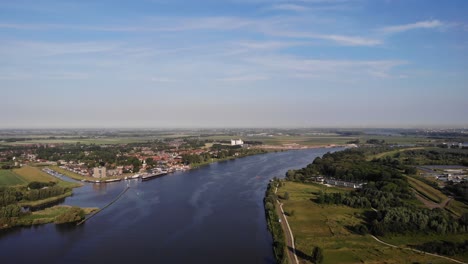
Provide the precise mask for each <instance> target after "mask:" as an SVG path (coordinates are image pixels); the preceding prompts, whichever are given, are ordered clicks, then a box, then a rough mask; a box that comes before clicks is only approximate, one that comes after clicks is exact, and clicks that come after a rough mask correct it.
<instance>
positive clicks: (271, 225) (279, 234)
mask: <svg viewBox="0 0 468 264" xmlns="http://www.w3.org/2000/svg"><path fill="white" fill-rule="evenodd" d="M280 184H281V182H280V181H279V180H272V181H271V182H270V183H269V184H268V187H267V190H266V191H265V198H264V199H263V204H264V208H265V216H266V220H267V227H268V230H269V231H270V233H271V236H272V238H273V255H274V256H275V259H276V263H279V264H286V263H289V261H288V255H287V252H286V250H287V249H286V241H285V236H284V231H283V228H282V226H281V223H280V218H279V217H278V214H277V212H276V201H277V196H276V193H275V188H277V186H278V185H280Z"/></svg>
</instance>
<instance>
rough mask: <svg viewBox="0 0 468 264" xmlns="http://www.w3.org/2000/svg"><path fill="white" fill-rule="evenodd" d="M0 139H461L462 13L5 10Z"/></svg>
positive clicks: (359, 2)
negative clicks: (122, 133)
mask: <svg viewBox="0 0 468 264" xmlns="http://www.w3.org/2000/svg"><path fill="white" fill-rule="evenodd" d="M0 11H1V12H2V17H1V18H0V32H1V35H2V37H1V38H0V39H1V42H0V56H1V58H2V62H1V63H0V87H1V94H2V99H3V100H2V104H0V113H1V114H0V128H19V129H21V128H33V129H34V128H216V127H217V128H221V127H228V128H246V127H248V128H252V127H258V128H271V127H279V128H306V127H307V128H325V127H327V128H328V127H332V128H333V127H336V128H419V127H424V128H430V127H434V128H441V127H459V128H463V127H467V126H468V103H467V98H468V70H467V69H468V18H467V17H466V14H467V12H468V2H467V1H462V0H460V1H449V2H445V1H444V2H442V1H435V0H434V1H423V0H415V1H390V0H379V1H373V0H372V1H371V0H288V1H286V0H274V1H267V0H219V1H213V0H204V1H197V2H196V3H195V2H191V1H181V0H174V1H149V0H142V1H131V2H125V1H122V2H117V3H116V2H115V1H110V0H105V1H99V2H93V1H58V0H46V1H41V2H40V3H39V2H38V1H31V0H24V1H3V2H1V3H0Z"/></svg>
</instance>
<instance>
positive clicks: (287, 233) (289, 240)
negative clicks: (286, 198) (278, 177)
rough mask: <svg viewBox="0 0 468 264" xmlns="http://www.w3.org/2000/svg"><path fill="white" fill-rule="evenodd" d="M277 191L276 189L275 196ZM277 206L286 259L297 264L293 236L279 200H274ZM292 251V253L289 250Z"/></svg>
mask: <svg viewBox="0 0 468 264" xmlns="http://www.w3.org/2000/svg"><path fill="white" fill-rule="evenodd" d="M277 191H278V187H276V190H275V194H276V192H277ZM276 202H277V204H276V205H275V207H276V213H277V214H278V215H279V217H280V220H281V227H282V228H283V233H284V235H285V238H286V246H287V247H288V249H287V250H286V251H287V254H288V259H289V261H288V262H289V263H296V264H299V260H298V259H297V254H296V247H295V246H294V236H293V234H292V231H291V227H290V226H289V222H288V219H287V218H286V215H285V214H284V210H283V204H282V203H280V201H279V200H276ZM290 249H292V251H291V250H290Z"/></svg>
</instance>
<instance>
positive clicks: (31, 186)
mask: <svg viewBox="0 0 468 264" xmlns="http://www.w3.org/2000/svg"><path fill="white" fill-rule="evenodd" d="M56 184H57V183H56V182H52V181H51V182H37V181H33V182H30V183H29V184H28V188H29V189H33V190H35V189H42V188H44V187H51V186H54V185H56Z"/></svg>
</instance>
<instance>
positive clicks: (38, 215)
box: [14, 205, 97, 226]
mask: <svg viewBox="0 0 468 264" xmlns="http://www.w3.org/2000/svg"><path fill="white" fill-rule="evenodd" d="M72 208H73V207H71V206H65V205H58V206H53V207H49V208H46V209H44V210H39V211H35V212H32V213H28V214H25V215H24V216H21V217H19V218H18V219H17V221H16V222H15V224H14V225H15V226H30V225H41V224H47V223H53V222H57V217H59V216H60V215H63V214H67V213H69V212H70V211H71V210H72ZM81 209H82V210H83V212H84V214H85V215H87V214H90V213H92V212H94V211H96V210H97V208H81Z"/></svg>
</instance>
